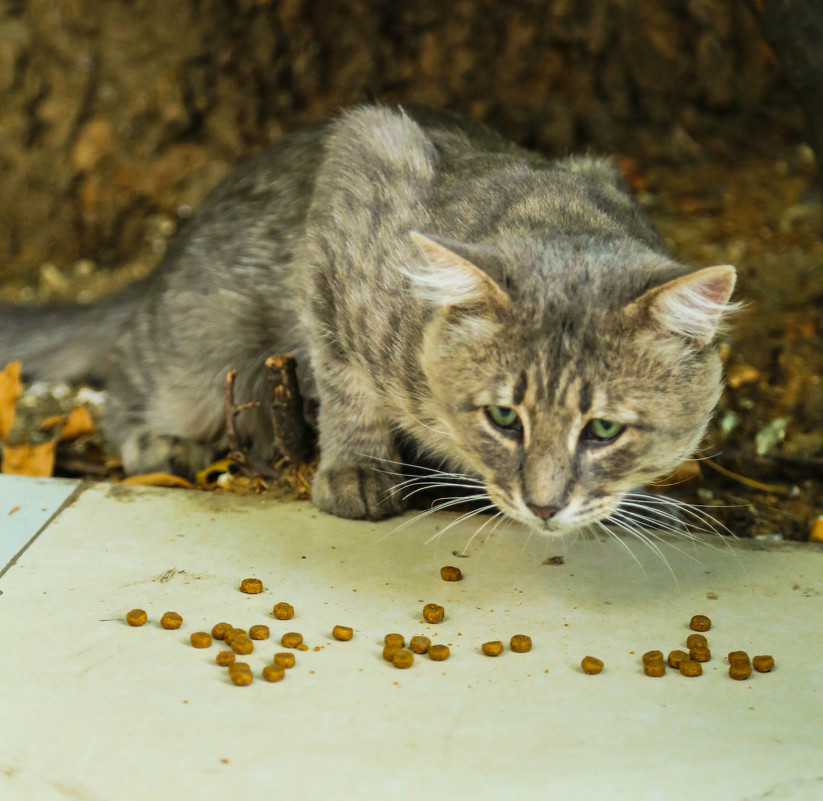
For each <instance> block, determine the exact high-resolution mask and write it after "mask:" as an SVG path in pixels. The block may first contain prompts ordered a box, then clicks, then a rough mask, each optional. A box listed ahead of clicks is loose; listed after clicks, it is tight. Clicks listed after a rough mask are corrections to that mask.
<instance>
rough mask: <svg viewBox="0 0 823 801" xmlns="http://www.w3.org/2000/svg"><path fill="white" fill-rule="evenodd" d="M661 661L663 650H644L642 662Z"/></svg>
mask: <svg viewBox="0 0 823 801" xmlns="http://www.w3.org/2000/svg"><path fill="white" fill-rule="evenodd" d="M662 661H663V652H662V651H646V653H645V654H643V664H644V665H645V664H647V663H648V662H662Z"/></svg>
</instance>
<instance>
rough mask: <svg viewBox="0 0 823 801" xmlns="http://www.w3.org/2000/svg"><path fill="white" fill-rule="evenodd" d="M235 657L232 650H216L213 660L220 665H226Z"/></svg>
mask: <svg viewBox="0 0 823 801" xmlns="http://www.w3.org/2000/svg"><path fill="white" fill-rule="evenodd" d="M235 659H237V656H236V655H235V653H234V651H218V652H217V656H216V657H215V660H214V661H215V662H217V664H218V665H220V667H228V666H229V665H230V664H231V663H232V662H234V660H235Z"/></svg>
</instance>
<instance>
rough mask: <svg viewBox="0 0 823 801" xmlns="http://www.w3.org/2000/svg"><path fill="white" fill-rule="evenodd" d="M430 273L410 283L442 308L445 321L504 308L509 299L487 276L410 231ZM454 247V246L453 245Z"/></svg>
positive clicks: (421, 275) (452, 253) (449, 252)
mask: <svg viewBox="0 0 823 801" xmlns="http://www.w3.org/2000/svg"><path fill="white" fill-rule="evenodd" d="M410 236H411V238H412V240H413V241H414V243H415V244H416V245H417V246H418V247H419V248H420V250H421V251H422V252H423V255H424V256H425V257H426V261H427V262H428V265H429V267H430V269H429V270H428V271H427V272H425V273H422V274H421V273H417V272H416V273H414V274H413V275H412V279H413V280H414V283H415V284H416V286H417V287H418V289H419V290H420V291H421V293H422V294H423V296H424V297H427V298H428V299H429V300H430V301H432V302H434V303H437V304H438V305H440V306H443V308H444V310H445V312H446V315H447V316H448V317H458V316H460V315H463V314H482V313H484V312H489V311H492V310H497V309H502V308H505V307H506V306H507V305H508V304H509V296H508V295H507V294H506V293H505V292H504V291H503V290H502V289H501V288H500V286H499V285H498V284H497V283H496V282H495V281H494V279H493V278H491V277H490V276H489V275H488V273H486V272H484V271H483V270H481V269H480V268H479V267H477V266H476V265H475V264H472V262H470V261H468V259H464V258H463V257H462V256H460V255H458V254H457V253H455V252H454V251H453V250H450V249H449V248H447V247H446V246H445V245H441V244H440V243H439V242H437V241H435V240H434V239H430V238H429V237H427V236H423V234H420V233H417V231H412V232H411V233H410ZM455 244H457V243H455Z"/></svg>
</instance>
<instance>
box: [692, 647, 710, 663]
mask: <svg viewBox="0 0 823 801" xmlns="http://www.w3.org/2000/svg"><path fill="white" fill-rule="evenodd" d="M711 658H712V652H711V651H710V650H709V649H708V648H700V647H698V648H692V649H691V650H690V651H689V659H694V661H695V662H708V661H709V660H710V659H711Z"/></svg>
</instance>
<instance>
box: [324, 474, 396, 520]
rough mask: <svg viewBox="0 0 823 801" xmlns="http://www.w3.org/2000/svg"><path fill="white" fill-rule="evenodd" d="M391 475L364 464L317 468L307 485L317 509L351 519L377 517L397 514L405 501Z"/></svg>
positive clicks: (375, 518) (371, 518) (377, 518)
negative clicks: (312, 478)
mask: <svg viewBox="0 0 823 801" xmlns="http://www.w3.org/2000/svg"><path fill="white" fill-rule="evenodd" d="M396 487H397V478H396V477H395V476H390V475H386V474H385V473H379V472H377V471H376V470H374V469H372V468H371V467H366V466H364V465H341V466H338V465H335V466H332V467H321V468H320V470H318V471H317V473H316V474H315V476H314V480H313V481H312V485H311V497H312V500H313V501H314V504H315V506H317V508H318V509H320V510H322V511H324V512H328V513H329V514H333V515H337V516H338V517H349V518H353V519H362V518H367V519H368V520H380V519H381V518H383V517H390V516H391V515H399V514H401V513H402V512H403V511H404V510H405V508H406V504H405V502H404V501H403V498H402V492H399V491H397V489H396Z"/></svg>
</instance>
